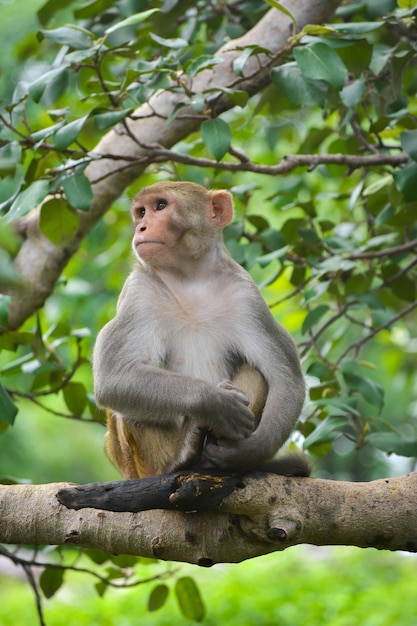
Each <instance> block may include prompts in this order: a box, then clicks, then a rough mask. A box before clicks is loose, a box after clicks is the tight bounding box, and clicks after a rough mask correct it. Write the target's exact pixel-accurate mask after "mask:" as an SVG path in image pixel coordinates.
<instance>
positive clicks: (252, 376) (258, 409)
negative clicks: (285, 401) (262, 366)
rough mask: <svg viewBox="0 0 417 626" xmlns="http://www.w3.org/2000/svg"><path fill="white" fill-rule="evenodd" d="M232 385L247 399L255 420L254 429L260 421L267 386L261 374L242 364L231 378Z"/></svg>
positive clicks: (246, 364)
mask: <svg viewBox="0 0 417 626" xmlns="http://www.w3.org/2000/svg"><path fill="white" fill-rule="evenodd" d="M231 382H232V385H233V386H234V387H237V388H238V389H240V390H241V391H243V393H244V394H245V396H247V397H248V399H249V408H250V409H251V411H252V413H253V414H254V416H255V418H256V422H255V428H256V427H257V426H258V424H259V421H260V419H261V415H262V411H263V408H264V406H265V402H266V397H267V395H268V385H267V384H266V381H265V379H264V377H263V376H262V374H261V373H260V372H259V371H258V370H256V369H254V368H253V367H251V366H250V365H248V363H243V365H242V366H241V367H240V368H239V370H238V371H237V372H236V374H235V375H234V376H233V378H232V381H231Z"/></svg>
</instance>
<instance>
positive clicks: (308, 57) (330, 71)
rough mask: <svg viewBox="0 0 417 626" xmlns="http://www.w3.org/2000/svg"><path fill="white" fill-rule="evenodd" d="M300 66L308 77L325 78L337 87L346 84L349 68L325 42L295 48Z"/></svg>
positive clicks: (296, 58) (295, 55)
mask: <svg viewBox="0 0 417 626" xmlns="http://www.w3.org/2000/svg"><path fill="white" fill-rule="evenodd" d="M294 57H295V60H296V62H297V65H298V67H299V68H300V70H301V71H302V73H303V74H304V76H305V77H306V78H314V79H319V80H325V81H326V82H328V83H330V84H331V85H333V86H334V87H336V89H341V88H342V87H343V85H344V82H345V79H346V76H347V69H346V66H345V65H344V63H343V61H342V60H341V59H340V57H339V56H338V54H337V53H336V52H335V51H334V50H332V48H330V47H329V46H327V45H326V44H324V43H321V42H317V43H312V44H310V45H308V46H303V47H299V48H294Z"/></svg>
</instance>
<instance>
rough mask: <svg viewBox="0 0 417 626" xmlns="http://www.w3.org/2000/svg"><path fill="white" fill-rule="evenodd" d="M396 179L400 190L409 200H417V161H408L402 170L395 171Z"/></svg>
mask: <svg viewBox="0 0 417 626" xmlns="http://www.w3.org/2000/svg"><path fill="white" fill-rule="evenodd" d="M394 180H395V184H396V187H397V189H398V191H401V193H402V194H403V196H404V198H405V199H406V200H407V201H408V202H413V201H414V200H417V185H416V180H417V163H414V162H412V163H407V165H406V166H405V167H403V168H402V169H401V170H398V171H396V172H394Z"/></svg>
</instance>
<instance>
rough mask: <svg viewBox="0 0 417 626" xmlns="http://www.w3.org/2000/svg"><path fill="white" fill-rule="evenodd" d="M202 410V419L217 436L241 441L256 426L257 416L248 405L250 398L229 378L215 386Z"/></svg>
mask: <svg viewBox="0 0 417 626" xmlns="http://www.w3.org/2000/svg"><path fill="white" fill-rule="evenodd" d="M214 391H215V394H213V397H211V398H210V399H209V400H208V402H207V404H206V407H205V409H206V410H203V411H202V415H201V418H200V419H201V421H202V423H203V425H204V426H208V427H209V428H211V430H212V431H213V433H214V435H215V437H216V438H219V439H227V440H229V441H239V440H241V439H245V438H246V437H248V435H250V433H251V432H252V431H253V429H254V426H255V416H254V414H253V413H252V411H251V410H250V408H249V407H248V405H249V399H248V398H247V397H246V396H245V394H244V393H243V392H242V391H240V389H238V388H237V387H234V386H233V385H232V383H231V382H230V381H229V380H225V381H222V382H221V383H219V384H218V385H217V387H216V388H214Z"/></svg>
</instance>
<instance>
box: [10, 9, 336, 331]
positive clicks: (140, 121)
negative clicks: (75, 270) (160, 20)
mask: <svg viewBox="0 0 417 626" xmlns="http://www.w3.org/2000/svg"><path fill="white" fill-rule="evenodd" d="M340 2H341V0H283V2H282V4H283V5H284V6H286V7H287V8H288V9H289V11H290V12H291V13H292V14H293V16H294V17H295V19H296V21H297V28H298V29H299V30H300V29H302V28H303V27H304V26H305V25H306V24H310V23H312V24H314V23H316V24H317V23H322V22H323V21H324V20H327V19H329V18H330V17H331V15H332V13H333V12H334V10H335V9H336V7H337V6H338V5H339V4H340ZM292 28H293V24H292V21H291V20H290V18H289V17H287V16H286V15H285V14H283V13H282V12H280V11H277V10H276V9H271V10H270V11H269V12H268V13H267V14H266V15H265V16H264V18H263V19H261V20H260V21H259V22H258V24H256V26H254V28H252V29H251V30H250V31H248V32H247V33H246V34H245V35H244V36H243V37H241V38H240V39H237V40H234V41H231V42H228V43H227V44H226V45H225V46H223V47H222V48H221V49H220V50H219V51H218V52H216V56H217V57H220V58H222V59H223V60H224V62H223V63H219V64H218V65H216V66H215V67H214V68H213V69H211V70H206V71H204V72H201V73H200V74H198V75H197V76H196V77H195V79H194V80H193V83H192V85H191V87H192V90H193V91H194V92H195V93H199V92H201V91H204V90H205V89H208V88H210V87H233V86H235V87H236V88H239V89H241V90H245V91H247V93H248V94H249V95H253V94H255V93H257V92H259V91H260V90H262V89H263V88H264V87H265V86H266V85H267V84H268V83H269V81H270V79H269V70H270V68H271V67H272V66H274V65H278V64H279V63H280V58H279V54H280V52H281V51H283V50H284V49H285V48H286V46H287V44H288V38H289V37H290V35H291V34H292ZM251 45H259V46H262V47H264V48H266V49H268V50H270V51H271V54H272V55H273V56H274V61H272V62H271V59H270V57H267V56H265V55H263V56H259V55H257V56H256V57H255V56H253V57H250V58H249V59H248V61H247V63H246V65H245V68H244V76H243V77H239V76H237V75H236V74H235V73H234V72H233V61H234V59H235V58H237V57H238V56H239V55H240V54H241V50H239V48H242V47H245V46H251ZM179 102H182V103H185V104H187V99H186V96H185V95H184V94H178V93H173V92H170V91H160V92H158V93H156V94H155V95H154V96H153V97H152V98H151V99H150V101H149V102H148V103H145V104H144V105H143V106H141V107H140V108H139V109H137V110H136V111H135V113H134V115H133V116H132V119H129V120H127V121H126V127H124V126H122V125H121V126H119V127H117V128H115V129H114V130H112V131H110V132H109V133H108V134H107V135H105V136H104V137H103V139H102V140H101V141H100V142H99V144H98V145H97V146H96V148H95V150H94V152H95V153H96V154H97V155H101V156H102V158H101V159H99V160H97V161H94V162H92V163H91V164H90V165H89V166H88V168H87V170H86V175H87V176H88V178H89V180H90V182H91V184H92V189H93V202H92V204H91V207H90V210H89V211H87V212H83V211H79V212H78V213H79V219H80V225H79V229H78V232H77V234H76V235H75V236H74V237H73V238H72V239H71V240H70V241H69V242H68V243H67V244H66V245H65V246H63V247H56V246H54V245H53V244H52V243H51V242H50V241H49V240H48V239H47V238H46V237H45V236H44V235H43V234H42V233H41V231H40V228H39V207H38V208H37V209H34V210H33V211H32V212H31V213H30V214H29V215H28V216H27V217H26V218H23V224H22V230H24V232H25V237H26V238H25V240H24V242H23V245H22V247H21V250H20V252H19V254H18V255H17V257H16V259H15V266H16V269H17V270H18V272H19V273H20V275H21V276H22V278H23V280H24V282H25V283H26V285H27V289H26V290H23V291H21V292H19V293H16V294H15V295H14V298H13V300H12V302H11V306H10V312H9V322H8V326H9V328H10V329H16V328H18V327H19V326H20V325H21V324H22V323H23V322H24V321H25V320H26V319H27V318H28V317H30V316H31V315H32V314H33V313H34V312H35V311H37V310H38V309H39V308H40V307H41V306H42V305H43V304H44V302H45V300H46V298H47V297H48V296H49V295H50V294H51V292H52V290H53V288H54V285H55V282H56V281H57V279H58V278H59V276H60V275H61V273H62V271H63V269H64V268H65V266H66V264H67V263H68V261H69V260H70V258H71V256H72V255H73V254H74V253H75V252H76V251H77V250H78V248H79V246H80V244H81V242H82V240H83V238H84V237H85V236H86V234H87V233H88V232H89V231H90V229H91V228H92V227H93V226H94V224H96V222H97V221H98V220H99V219H100V218H101V217H102V215H103V214H104V213H105V212H106V211H107V209H108V208H109V207H110V205H111V204H112V202H114V200H115V199H116V198H117V197H119V196H120V194H121V193H122V192H123V191H124V189H126V187H127V186H128V185H129V184H130V183H132V182H133V181H134V180H135V179H136V178H137V177H138V176H139V175H140V174H141V172H142V171H143V170H144V169H145V168H146V167H147V166H148V165H149V163H150V160H149V157H148V154H149V151H148V148H147V146H152V145H159V146H163V147H165V148H170V147H172V146H173V145H175V144H176V143H177V142H178V141H180V140H182V139H184V138H185V137H186V136H187V135H188V134H189V133H191V132H192V131H195V130H196V129H198V127H199V125H200V123H201V120H198V119H196V118H195V116H194V118H193V119H191V118H189V117H188V118H187V116H186V113H187V111H188V112H192V111H191V109H189V108H187V107H184V109H182V110H181V115H179V116H177V118H176V119H175V120H174V121H172V122H171V123H169V124H168V123H167V118H169V116H170V115H171V113H172V112H173V110H174V109H175V106H176V105H177V104H178V103H179ZM210 104H211V103H210ZM232 106H233V105H232V103H231V102H230V100H229V99H228V98H227V97H226V96H224V97H221V98H218V99H216V100H215V102H214V103H213V106H212V108H213V114H214V115H219V114H220V113H221V112H222V111H225V110H227V109H229V108H231V107H232ZM106 155H107V156H106Z"/></svg>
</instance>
